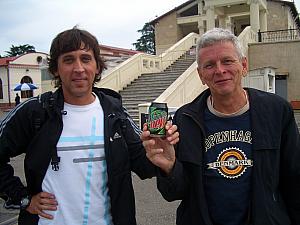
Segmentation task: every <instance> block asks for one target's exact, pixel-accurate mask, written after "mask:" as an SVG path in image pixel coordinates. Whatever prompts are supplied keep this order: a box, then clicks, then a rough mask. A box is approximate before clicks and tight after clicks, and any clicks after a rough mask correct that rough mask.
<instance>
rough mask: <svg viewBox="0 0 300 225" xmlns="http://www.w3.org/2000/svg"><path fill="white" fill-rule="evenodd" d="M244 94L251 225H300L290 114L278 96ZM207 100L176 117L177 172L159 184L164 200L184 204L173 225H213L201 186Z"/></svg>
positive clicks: (298, 144) (295, 135) (299, 172)
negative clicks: (247, 115)
mask: <svg viewBox="0 0 300 225" xmlns="http://www.w3.org/2000/svg"><path fill="white" fill-rule="evenodd" d="M247 91H248V94H249V101H250V118H251V129H252V151H253V170H252V171H253V172H252V193H251V206H250V214H249V216H250V218H249V220H250V224H251V225H299V224H300V137H299V131H298V128H297V125H296V123H295V118H294V114H293V110H292V108H291V107H290V105H289V104H288V103H287V102H286V101H285V100H283V99H282V98H280V97H279V96H276V95H274V94H270V93H266V92H262V91H258V90H255V89H250V88H249V89H247ZM209 95H210V92H209V90H206V91H204V92H203V93H202V94H201V95H200V96H198V97H197V98H196V99H195V100H194V101H193V102H191V103H189V104H187V105H185V106H183V107H181V108H180V109H179V110H178V111H177V112H176V114H175V118H174V121H173V122H174V124H177V126H178V131H179V133H180V141H179V143H178V144H177V147H176V162H175V166H174V168H173V171H172V173H171V175H170V176H168V177H164V176H160V177H159V178H158V188H159V190H160V192H161V193H162V195H163V197H164V198H165V199H166V200H168V201H173V200H182V201H181V204H180V206H179V207H178V209H177V220H176V221H177V225H212V222H211V217H213V215H210V214H209V212H208V207H207V202H206V199H205V192H204V186H203V172H204V168H203V153H204V152H205V146H204V144H205V143H204V140H205V131H204V126H203V114H204V109H205V108H206V99H207V97H208V96H209ZM224 195H226V193H224Z"/></svg>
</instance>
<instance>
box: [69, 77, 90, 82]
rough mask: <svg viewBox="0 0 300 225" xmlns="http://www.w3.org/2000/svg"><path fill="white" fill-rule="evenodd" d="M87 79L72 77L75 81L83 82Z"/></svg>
mask: <svg viewBox="0 0 300 225" xmlns="http://www.w3.org/2000/svg"><path fill="white" fill-rule="evenodd" d="M86 80H87V79H86V78H74V79H72V81H73V82H83V81H86Z"/></svg>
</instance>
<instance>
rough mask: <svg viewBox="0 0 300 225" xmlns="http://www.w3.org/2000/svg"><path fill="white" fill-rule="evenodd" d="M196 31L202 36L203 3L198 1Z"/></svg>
mask: <svg viewBox="0 0 300 225" xmlns="http://www.w3.org/2000/svg"><path fill="white" fill-rule="evenodd" d="M198 29H199V35H202V34H204V23H203V2H202V0H198Z"/></svg>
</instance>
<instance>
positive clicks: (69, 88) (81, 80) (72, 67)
mask: <svg viewBox="0 0 300 225" xmlns="http://www.w3.org/2000/svg"><path fill="white" fill-rule="evenodd" d="M97 73H99V69H98V68H97V63H96V60H95V57H94V53H93V51H92V50H91V49H90V50H86V49H79V50H76V51H72V52H67V53H64V54H62V55H60V56H59V57H58V66H57V72H56V75H57V76H59V77H60V79H61V81H62V82H61V83H62V89H63V93H64V98H65V101H66V102H67V103H70V104H74V105H86V104H89V103H91V102H92V101H93V99H94V98H93V95H92V87H93V81H94V78H95V75H96V74H97Z"/></svg>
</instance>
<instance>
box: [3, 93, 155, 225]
mask: <svg viewBox="0 0 300 225" xmlns="http://www.w3.org/2000/svg"><path fill="white" fill-rule="evenodd" d="M93 92H94V93H96V94H97V96H98V97H99V100H100V103H101V106H102V108H103V111H104V118H105V119H104V136H105V137H104V143H105V156H106V161H107V173H108V188H109V196H110V200H111V214H112V218H113V223H114V225H135V224H136V220H135V200H134V192H133V187H132V179H131V171H133V172H135V173H136V174H137V175H138V176H139V177H140V178H142V179H145V178H150V177H152V176H154V175H155V171H156V168H155V167H154V166H153V165H152V164H151V163H150V161H149V160H148V159H147V157H146V154H145V150H144V148H143V146H142V143H141V141H140V137H139V135H138V134H137V132H136V131H137V127H136V126H133V122H132V120H131V119H130V118H129V116H128V114H127V112H126V111H124V108H123V107H122V104H121V97H120V95H119V94H117V93H116V92H114V91H112V90H108V89H98V88H94V89H93ZM53 98H54V101H53V102H51V104H52V106H53V107H50V109H49V107H47V111H48V113H47V116H46V118H45V122H43V124H42V126H41V128H40V130H39V131H38V132H36V128H35V125H36V124H35V123H36V121H35V120H34V119H33V118H34V117H36V116H37V115H40V114H41V113H42V112H43V110H44V109H43V108H42V105H43V104H41V103H40V102H39V98H38V97H34V98H31V99H29V100H28V101H26V102H24V103H22V104H20V105H19V106H18V107H16V108H15V109H14V110H13V111H11V112H10V114H9V115H8V116H7V117H6V118H5V119H4V120H3V121H2V123H1V126H0V193H1V192H3V193H5V194H7V195H8V196H9V197H10V198H11V199H13V200H14V201H15V202H19V201H20V199H21V198H22V197H24V196H26V195H27V194H29V195H35V194H37V193H39V192H41V191H42V181H43V179H44V176H45V174H46V171H47V168H48V166H49V163H50V161H51V154H52V153H53V151H56V144H57V141H58V139H59V137H60V134H61V132H62V128H63V123H62V110H63V103H64V100H63V93H62V90H61V89H59V90H58V91H56V92H55V93H54V94H53ZM116 132H118V134H121V136H122V137H121V138H118V139H114V134H115V133H116ZM22 153H26V155H25V160H24V167H25V177H26V183H27V187H25V186H24V185H23V184H22V183H21V181H20V179H19V178H18V177H15V176H14V175H13V174H14V171H13V168H12V166H11V165H10V164H9V160H10V158H12V157H14V156H17V155H20V154H22ZM37 221H38V216H37V215H31V214H29V213H28V212H27V211H25V210H21V212H20V215H19V224H21V225H23V224H24V225H25V224H26V225H27V224H28V225H32V224H37Z"/></svg>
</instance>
